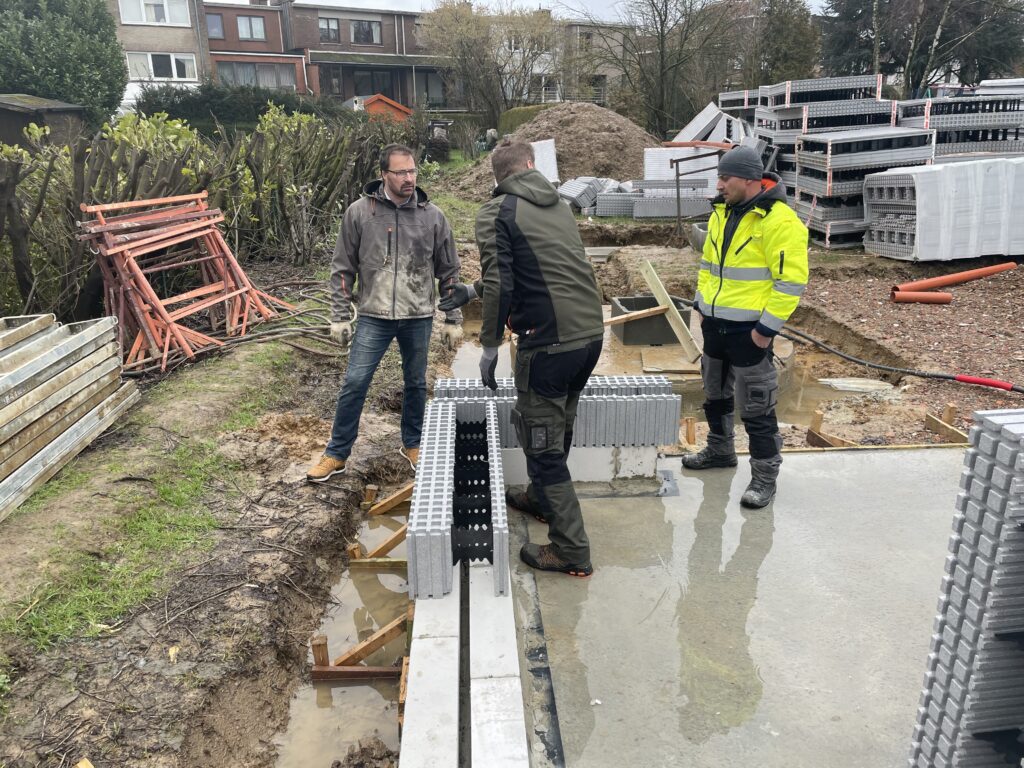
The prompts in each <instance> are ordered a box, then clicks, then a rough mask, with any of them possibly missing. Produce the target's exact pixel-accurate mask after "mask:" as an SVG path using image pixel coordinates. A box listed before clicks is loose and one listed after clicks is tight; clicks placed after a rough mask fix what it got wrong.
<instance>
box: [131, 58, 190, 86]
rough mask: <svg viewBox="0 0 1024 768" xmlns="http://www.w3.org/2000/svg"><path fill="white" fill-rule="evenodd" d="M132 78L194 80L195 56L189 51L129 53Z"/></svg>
mask: <svg viewBox="0 0 1024 768" xmlns="http://www.w3.org/2000/svg"><path fill="white" fill-rule="evenodd" d="M128 77H129V78H131V79H132V80H195V79H196V57H195V56H193V55H192V54H191V53H129V54H128Z"/></svg>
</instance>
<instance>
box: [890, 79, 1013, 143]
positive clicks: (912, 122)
mask: <svg viewBox="0 0 1024 768" xmlns="http://www.w3.org/2000/svg"><path fill="white" fill-rule="evenodd" d="M899 124H900V125H901V126H908V127H915V128H931V129H933V130H934V131H935V132H936V139H935V154H936V155H956V154H962V153H964V152H1001V153H1022V152H1024V130H1022V129H1024V95H1021V94H1012V93H1009V94H1007V93H1004V94H995V95H989V96H967V97H963V98H947V99H916V100H913V101H901V102H899Z"/></svg>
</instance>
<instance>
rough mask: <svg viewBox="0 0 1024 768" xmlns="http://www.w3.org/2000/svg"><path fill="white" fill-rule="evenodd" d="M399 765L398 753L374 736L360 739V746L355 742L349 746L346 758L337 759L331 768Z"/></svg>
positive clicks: (373, 767)
mask: <svg viewBox="0 0 1024 768" xmlns="http://www.w3.org/2000/svg"><path fill="white" fill-rule="evenodd" d="M397 765H398V753H397V752H395V751H394V750H391V749H388V746H387V744H385V743H384V742H383V741H381V740H380V739H378V738H376V737H373V738H370V739H366V740H360V742H359V746H358V747H356V746H355V745H354V744H353V745H352V746H351V747H349V748H348V754H347V755H346V756H345V759H344V760H335V761H334V762H333V763H331V768H395V766H397Z"/></svg>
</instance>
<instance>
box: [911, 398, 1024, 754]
mask: <svg viewBox="0 0 1024 768" xmlns="http://www.w3.org/2000/svg"><path fill="white" fill-rule="evenodd" d="M974 418H975V426H973V427H972V428H971V433H970V443H971V447H970V448H969V449H968V450H967V452H966V455H965V458H964V470H963V473H962V475H961V480H960V487H961V490H960V493H959V494H958V495H957V499H956V505H955V513H954V516H953V533H952V536H951V537H950V542H949V551H950V554H949V556H948V557H947V558H946V566H945V574H944V575H943V578H942V587H941V591H940V594H939V604H938V612H937V616H936V619H935V626H934V633H933V635H932V641H931V649H930V653H929V655H928V663H927V669H926V673H925V678H924V689H923V692H922V695H921V702H920V706H919V708H918V716H917V724H916V726H915V728H914V735H913V741H912V746H911V753H910V758H909V761H908V764H909V765H910V766H912V768H947V767H953V766H956V767H958V768H996V766H1000V767H1005V766H1010V765H1013V766H1019V765H1020V764H1021V760H1022V759H1024V738H1022V731H1024V642H1022V639H1024V410H1006V411H980V412H978V413H975V415H974Z"/></svg>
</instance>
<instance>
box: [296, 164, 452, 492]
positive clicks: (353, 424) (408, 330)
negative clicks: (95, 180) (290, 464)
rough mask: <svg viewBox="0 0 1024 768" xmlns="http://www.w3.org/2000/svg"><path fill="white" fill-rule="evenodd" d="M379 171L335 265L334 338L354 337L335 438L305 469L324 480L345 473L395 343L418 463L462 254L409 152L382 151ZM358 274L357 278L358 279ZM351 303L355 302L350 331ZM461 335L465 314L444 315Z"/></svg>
mask: <svg viewBox="0 0 1024 768" xmlns="http://www.w3.org/2000/svg"><path fill="white" fill-rule="evenodd" d="M380 171H381V178H380V179H379V180H376V181H372V182H370V183H369V184H367V185H366V188H365V189H364V190H363V195H362V197H360V198H359V200H357V201H356V202H354V203H353V204H352V205H350V206H349V208H348V210H347V211H345V217H344V219H343V220H342V224H341V231H340V233H339V234H338V242H337V244H336V246H335V248H334V259H333V260H332V262H331V337H332V338H334V340H335V341H337V342H339V343H340V344H343V345H348V344H349V341H351V349H350V350H349V357H348V370H347V371H346V372H345V382H344V384H343V385H342V387H341V393H340V394H339V395H338V407H337V410H336V412H335V415H334V427H333V428H332V430H331V441H330V442H329V443H328V444H327V449H326V450H325V451H324V455H323V456H322V457H321V458H320V460H319V461H318V462H317V463H316V465H315V466H314V467H313V468H312V469H310V470H309V472H308V473H307V474H306V479H307V480H308V481H310V482H313V483H322V482H324V481H326V480H329V479H330V478H332V477H334V476H335V475H337V474H340V473H342V472H344V471H345V463H346V462H347V461H348V457H349V454H351V453H352V445H353V443H355V441H356V436H357V434H358V432H359V417H360V415H361V414H362V410H363V403H364V402H365V400H366V392H367V390H368V389H369V387H370V380H371V379H372V378H373V374H374V372H375V371H376V370H377V366H378V365H379V364H380V361H381V358H382V357H384V353H385V352H386V351H387V349H388V347H389V346H390V345H391V342H392V340H394V339H397V340H398V348H399V350H400V352H401V354H402V374H403V377H404V380H405V389H404V392H403V398H402V449H401V454H402V455H403V456H405V458H406V459H408V461H409V464H410V465H412V467H413V469H414V470H415V468H416V461H417V459H418V458H419V446H420V433H421V432H422V430H423V412H424V409H425V407H426V402H427V350H428V348H429V346H430V332H431V327H432V325H433V320H434V305H435V303H436V301H437V291H436V289H435V284H434V281H435V280H437V281H438V282H439V283H440V286H441V289H442V291H444V290H445V289H446V288H448V287H449V286H451V285H452V284H453V283H455V282H456V281H457V280H458V275H459V257H458V253H457V252H456V250H455V239H454V237H453V236H452V229H451V227H450V226H449V225H448V220H447V219H445V217H444V214H443V213H441V211H440V209H438V208H437V206H435V205H434V204H433V203H431V202H430V200H429V199H428V198H427V195H426V193H425V192H424V191H423V190H422V189H420V188H419V187H418V186H416V160H415V158H414V155H413V151H412V150H411V149H409V148H408V147H406V146H403V145H401V144H389V145H388V146H386V147H384V149H382V150H381V155H380ZM357 278H358V279H357ZM352 302H356V304H357V305H358V308H359V311H358V323H356V327H355V335H354V336H353V328H352V325H353V324H352V308H351V305H352ZM461 338H462V314H461V312H459V310H457V309H456V310H454V311H450V312H448V313H446V315H445V326H444V340H445V343H447V344H448V345H449V346H452V347H454V346H455V345H456V344H458V342H459V340H460V339H461Z"/></svg>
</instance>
